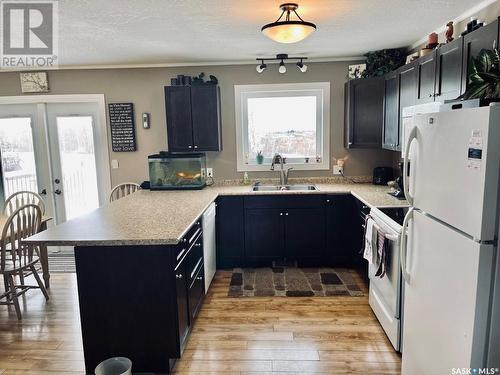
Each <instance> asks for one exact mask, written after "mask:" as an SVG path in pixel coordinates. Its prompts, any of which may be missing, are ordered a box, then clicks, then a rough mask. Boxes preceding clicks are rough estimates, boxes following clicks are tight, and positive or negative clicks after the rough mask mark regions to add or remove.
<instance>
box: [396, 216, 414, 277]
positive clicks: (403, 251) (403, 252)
mask: <svg viewBox="0 0 500 375" xmlns="http://www.w3.org/2000/svg"><path fill="white" fill-rule="evenodd" d="M413 210H414V208H413V207H411V208H410V209H409V210H408V213H407V214H406V216H405V218H404V220H403V227H402V228H401V243H400V246H399V261H400V263H401V273H402V274H403V279H404V280H405V281H406V283H407V284H410V280H411V275H410V273H409V272H408V269H407V268H406V259H407V256H408V222H409V221H410V220H411V219H413Z"/></svg>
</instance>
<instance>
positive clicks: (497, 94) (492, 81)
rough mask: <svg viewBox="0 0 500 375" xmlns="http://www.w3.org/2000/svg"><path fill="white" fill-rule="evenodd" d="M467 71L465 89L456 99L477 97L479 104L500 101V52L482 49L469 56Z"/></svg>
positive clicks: (483, 104)
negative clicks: (475, 54) (477, 53)
mask: <svg viewBox="0 0 500 375" xmlns="http://www.w3.org/2000/svg"><path fill="white" fill-rule="evenodd" d="M467 69H468V72H467V90H466V91H465V92H464V93H463V94H462V95H461V96H459V97H458V98H457V99H458V100H470V99H479V102H480V105H481V106H485V105H488V104H489V103H491V102H496V101H500V53H499V52H498V50H497V49H494V50H487V49H483V50H481V51H480V52H479V55H478V56H477V57H471V62H470V64H469V66H468V68H467Z"/></svg>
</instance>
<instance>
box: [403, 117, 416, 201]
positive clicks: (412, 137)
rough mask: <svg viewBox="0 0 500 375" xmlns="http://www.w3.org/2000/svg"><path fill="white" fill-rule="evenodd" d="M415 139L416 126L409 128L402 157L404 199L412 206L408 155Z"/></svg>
mask: <svg viewBox="0 0 500 375" xmlns="http://www.w3.org/2000/svg"><path fill="white" fill-rule="evenodd" d="M415 139H417V128H416V127H414V128H413V129H411V132H410V134H409V136H408V141H407V142H406V147H405V154H404V158H403V190H404V193H405V197H406V199H407V200H408V202H409V203H410V205H412V206H413V196H411V195H410V182H409V178H410V177H409V176H408V158H409V156H410V146H411V143H412V142H413V140H415ZM414 162H415V161H414Z"/></svg>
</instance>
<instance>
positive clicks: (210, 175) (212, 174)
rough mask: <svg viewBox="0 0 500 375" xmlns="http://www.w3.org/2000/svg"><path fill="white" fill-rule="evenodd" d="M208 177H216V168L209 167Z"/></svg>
mask: <svg viewBox="0 0 500 375" xmlns="http://www.w3.org/2000/svg"><path fill="white" fill-rule="evenodd" d="M207 177H211V178H213V177H214V169H213V168H207Z"/></svg>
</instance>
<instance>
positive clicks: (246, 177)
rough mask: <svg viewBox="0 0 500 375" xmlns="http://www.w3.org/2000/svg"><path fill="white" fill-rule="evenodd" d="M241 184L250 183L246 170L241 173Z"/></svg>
mask: <svg viewBox="0 0 500 375" xmlns="http://www.w3.org/2000/svg"><path fill="white" fill-rule="evenodd" d="M243 185H250V178H248V172H245V174H244V175H243Z"/></svg>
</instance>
